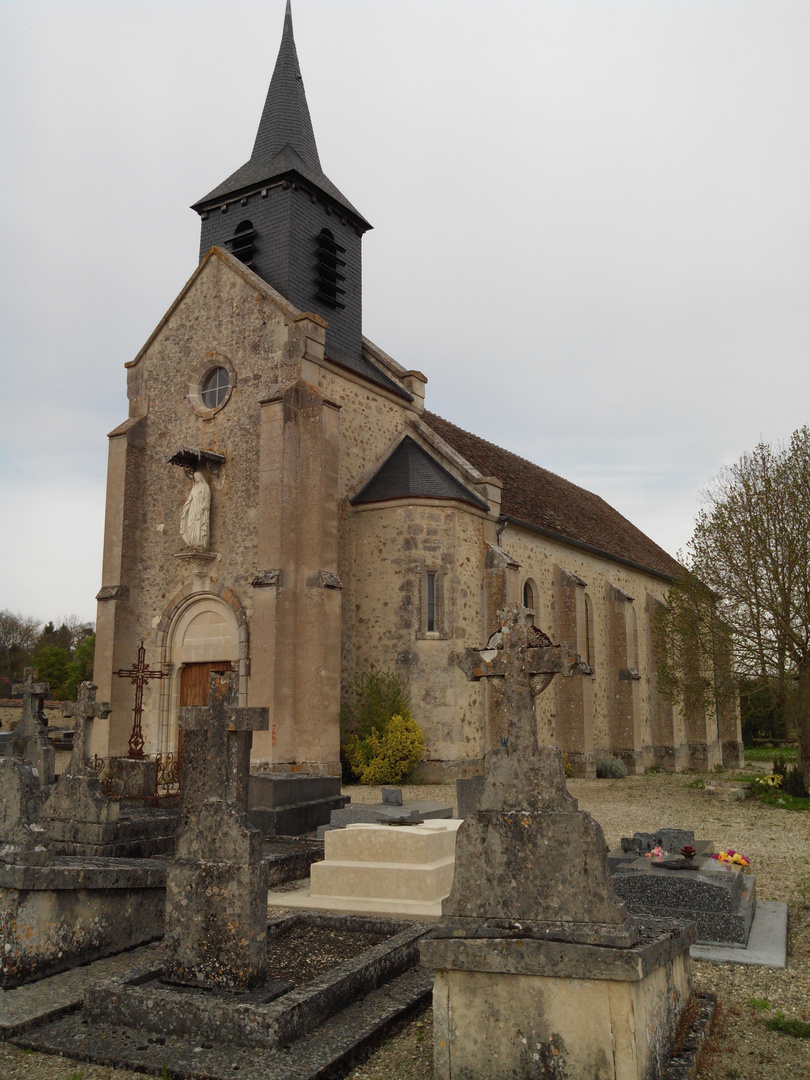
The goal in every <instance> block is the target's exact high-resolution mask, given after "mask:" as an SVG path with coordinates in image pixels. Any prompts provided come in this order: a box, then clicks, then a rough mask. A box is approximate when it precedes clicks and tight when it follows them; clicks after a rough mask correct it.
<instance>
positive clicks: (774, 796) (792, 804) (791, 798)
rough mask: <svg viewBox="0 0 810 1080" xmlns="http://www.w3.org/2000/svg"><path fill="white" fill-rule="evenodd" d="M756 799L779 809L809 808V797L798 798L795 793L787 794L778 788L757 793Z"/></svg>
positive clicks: (805, 809) (806, 809)
mask: <svg viewBox="0 0 810 1080" xmlns="http://www.w3.org/2000/svg"><path fill="white" fill-rule="evenodd" d="M757 801H758V802H761V803H764V804H765V805H766V806H775V807H776V808H777V809H779V810H804V811H808V810H810V799H799V798H797V797H796V796H795V795H788V794H786V793H785V792H784V791H783V792H780V791H779V789H778V788H777V789H775V790H774V791H768V792H762V793H761V794H760V793H757Z"/></svg>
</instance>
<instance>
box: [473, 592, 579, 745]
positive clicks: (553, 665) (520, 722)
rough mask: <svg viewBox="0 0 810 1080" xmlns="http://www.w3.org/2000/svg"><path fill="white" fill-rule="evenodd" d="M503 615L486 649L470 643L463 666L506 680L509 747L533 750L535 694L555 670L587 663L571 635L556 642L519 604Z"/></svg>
mask: <svg viewBox="0 0 810 1080" xmlns="http://www.w3.org/2000/svg"><path fill="white" fill-rule="evenodd" d="M498 618H499V619H500V620H501V627H500V629H499V630H496V631H495V633H494V634H493V635H492V636H491V637H490V639H489V641H488V642H487V644H486V646H485V647H484V648H483V649H467V650H466V651H465V653H464V655H463V656H462V658H461V660H460V661H459V667H460V668H461V670H462V671H463V672H464V674H465V675H466V676H467V678H468V679H470V680H473V681H478V680H479V679H492V678H502V679H503V680H504V683H505V685H504V705H505V709H506V715H507V717H508V722H509V728H508V740H507V747H508V750H509V752H510V753H518V754H521V753H525V754H533V753H534V752H535V751H536V750H537V716H536V713H535V707H534V699H535V697H536V696H537V695H538V694H541V693H542V692H543V691H544V690H545V689H546V688H547V687H548V685H549V684H550V682H551V680H552V679H553V678H554V676H555V675H573V674H574V672H576V671H582V670H584V665H583V664H582V663H581V662H580V659H579V657H578V656H577V654H576V653H575V652H574V650H573V649H572V648H571V646H570V645H569V644H568V643H567V642H566V641H563V642H561V643H560V644H559V645H552V643H551V639H550V638H548V637H547V636H546V635H545V634H544V633H543V632H542V630H538V629H537V628H536V627H535V626H533V625H532V623H531V615H530V613H529V612H528V611H527V610H526V609H525V608H523V607H521V605H520V604H512V605H511V606H510V607H507V608H505V609H504V610H503V611H499V612H498Z"/></svg>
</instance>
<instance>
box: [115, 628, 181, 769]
mask: <svg viewBox="0 0 810 1080" xmlns="http://www.w3.org/2000/svg"><path fill="white" fill-rule="evenodd" d="M115 674H116V675H117V676H118V677H119V678H120V679H130V680H131V681H132V684H133V685H134V687H135V708H134V709H133V710H132V734H131V735H130V737H129V753H128V754H127V757H128V758H135V759H136V760H140V759H142V758H144V757H146V755H145V754H144V752H143V741H144V740H143V729H142V728H141V717H142V716H143V688H144V687H145V686H146V684H147V683H148V682H150V681H151V680H152V679H165V678H167V677H168V675H169V673H168V671H150V669H149V668H148V667H147V666H146V649H145V648H144V647H143V641H141V644H140V646H139V648H138V659H137V661H136V663H135V665H134V667H132V668H130V669H129V670H128V671H124V670H123V669H122V670H120V671H116V673H115Z"/></svg>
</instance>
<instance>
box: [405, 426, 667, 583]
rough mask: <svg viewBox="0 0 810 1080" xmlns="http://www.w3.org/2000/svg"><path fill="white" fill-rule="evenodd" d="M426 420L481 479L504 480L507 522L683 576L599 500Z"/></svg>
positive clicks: (552, 475) (506, 452)
mask: <svg viewBox="0 0 810 1080" xmlns="http://www.w3.org/2000/svg"><path fill="white" fill-rule="evenodd" d="M422 419H423V421H424V422H425V423H426V424H427V426H428V427H429V428H430V429H431V430H432V431H435V432H436V434H437V435H439V436H440V437H441V438H442V439H444V440H445V442H447V443H449V445H450V446H451V447H452V448H453V449H454V450H456V451H457V452H458V453H459V454H461V455H462V457H464V458H466V459H467V461H469V463H470V464H471V465H473V466H474V467H475V468H476V469H477V470H478V471H479V472H480V473H481V474H482V475H483V476H497V477H498V479H499V480H501V482H502V483H503V491H502V493H501V513H502V514H503V515H504V517H507V518H509V519H511V520H513V521H514V522H515V523H521V524H524V525H527V526H528V527H529V528H534V529H537V530H539V531H540V532H542V533H544V534H547V535H550V536H551V537H552V538H554V537H556V538H559V539H560V540H562V541H569V542H573V543H574V544H575V545H581V546H583V547H585V548H587V549H589V550H592V551H594V552H596V553H600V554H603V555H606V556H607V557H608V558H611V559H617V560H619V561H620V562H623V563H629V564H630V565H633V566H637V567H639V568H641V569H645V570H650V571H652V572H653V573H654V574H658V575H660V576H662V577H665V578H673V577H676V576H678V575H679V574H680V573H681V572H682V567H681V565H680V564H679V563H678V562H677V561H676V560H675V559H673V558H672V556H671V555H668V554H667V552H666V551H664V549H663V548H660V547H659V546H658V544H656V543H655V542H654V541H653V540H651V539H650V538H649V537H648V536H645V535H644V533H643V532H642V531H641V530H640V529H637V528H636V526H635V525H633V524H632V523H631V522H629V521H628V520H627V518H625V517H622V515H621V514H620V513H619V512H618V510H614V509H613V507H612V506H609V505H608V503H606V502H605V500H604V499H601V498H600V497H599V496H598V495H594V494H593V493H592V492H590V491H586V490H585V489H584V488H581V487H578V486H577V485H576V484H572V483H571V482H570V481H568V480H564V479H563V478H562V477H561V476H557V475H556V474H555V473H552V472H549V471H548V469H543V468H541V467H540V466H539V465H535V464H533V463H532V462H531V461H527V460H526V459H525V458H522V457H519V456H518V455H517V454H513V453H511V452H510V451H509V450H504V449H502V448H501V447H500V446H495V445H494V443H490V442H487V441H486V440H485V439H481V438H479V437H478V436H477V435H472V434H470V432H469V431H464V430H462V428H459V427H456V425H455V424H451V423H450V422H449V421H448V420H443V419H442V418H441V417H440V416H436V415H435V414H434V413H430V412H425V413H423V415H422Z"/></svg>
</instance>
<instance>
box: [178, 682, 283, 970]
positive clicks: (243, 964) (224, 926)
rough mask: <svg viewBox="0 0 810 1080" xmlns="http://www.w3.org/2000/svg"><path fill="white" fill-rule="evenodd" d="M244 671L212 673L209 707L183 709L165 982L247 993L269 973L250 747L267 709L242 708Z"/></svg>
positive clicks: (266, 724)
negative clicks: (251, 804)
mask: <svg viewBox="0 0 810 1080" xmlns="http://www.w3.org/2000/svg"><path fill="white" fill-rule="evenodd" d="M237 687H238V676H237V675H236V674H235V673H234V672H224V673H216V672H214V673H212V674H211V679H210V684H209V698H208V704H207V705H205V706H199V707H198V706H185V707H183V708H181V709H180V711H179V715H178V723H179V726H180V728H181V729H182V731H183V782H182V794H181V807H180V822H179V825H178V829H177V842H176V847H175V855H174V859H173V860H172V862H171V863H170V865H169V871H168V874H167V879H166V936H165V939H164V940H165V946H164V956H165V967H164V978H165V979H166V981H168V982H172V983H179V984H181V985H185V986H201V987H219V988H223V989H227V990H249V989H252V988H253V987H255V986H258V985H260V984H261V983H263V982H264V981H265V978H266V973H267V887H268V872H267V864H266V863H264V862H262V845H261V840H262V838H261V833H259V832H258V831H257V830H256V829H254V828H253V827H252V826H251V825H250V823H249V821H248V818H247V806H248V781H249V775H250V745H251V741H252V739H253V732H254V731H263V730H266V729H267V728H268V727H269V726H270V713H269V710H268V709H266V708H261V709H259V708H242V707H240V706H238V705H237Z"/></svg>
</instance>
